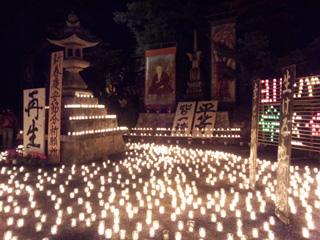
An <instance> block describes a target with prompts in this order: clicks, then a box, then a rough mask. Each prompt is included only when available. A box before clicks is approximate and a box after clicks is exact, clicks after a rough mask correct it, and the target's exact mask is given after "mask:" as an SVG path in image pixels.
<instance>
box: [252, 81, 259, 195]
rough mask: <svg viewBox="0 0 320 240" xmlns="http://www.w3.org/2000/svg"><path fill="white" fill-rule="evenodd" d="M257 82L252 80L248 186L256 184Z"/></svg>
mask: <svg viewBox="0 0 320 240" xmlns="http://www.w3.org/2000/svg"><path fill="white" fill-rule="evenodd" d="M259 83H260V80H259V79H258V80H256V81H254V87H253V96H252V117H251V143H250V169H249V178H250V187H251V189H254V188H255V186H256V168H257V152H258V127H259Z"/></svg>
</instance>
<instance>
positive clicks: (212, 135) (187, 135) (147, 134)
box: [129, 133, 240, 138]
mask: <svg viewBox="0 0 320 240" xmlns="http://www.w3.org/2000/svg"><path fill="white" fill-rule="evenodd" d="M129 135H130V136H141V137H143V136H146V137H147V136H149V137H151V136H157V137H188V138H189V137H190V138H191V137H193V136H192V134H182V133H177V134H171V135H167V134H165V133H164V134H163V133H156V134H155V135H153V134H151V133H140V134H139V133H130V134H129ZM196 137H198V138H201V137H202V138H240V135H234V134H231V135H230V134H228V135H227V134H220V135H219V134H215V135H214V134H211V135H209V134H197V135H196Z"/></svg>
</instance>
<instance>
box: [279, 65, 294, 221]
mask: <svg viewBox="0 0 320 240" xmlns="http://www.w3.org/2000/svg"><path fill="white" fill-rule="evenodd" d="M282 76H283V82H282V97H281V115H280V135H279V143H278V170H277V187H276V209H275V214H276V215H277V217H278V218H279V219H280V220H281V221H282V222H283V223H285V224H289V204H288V189H289V187H290V186H289V185H290V184H289V180H290V161H291V138H292V114H293V111H292V110H293V92H294V80H295V78H296V65H291V66H288V67H285V68H283V69H282Z"/></svg>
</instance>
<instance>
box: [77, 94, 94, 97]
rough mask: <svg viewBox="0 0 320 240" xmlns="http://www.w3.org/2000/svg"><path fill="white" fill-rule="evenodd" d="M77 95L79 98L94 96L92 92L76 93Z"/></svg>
mask: <svg viewBox="0 0 320 240" xmlns="http://www.w3.org/2000/svg"><path fill="white" fill-rule="evenodd" d="M76 97H79V98H93V95H92V94H91V93H76Z"/></svg>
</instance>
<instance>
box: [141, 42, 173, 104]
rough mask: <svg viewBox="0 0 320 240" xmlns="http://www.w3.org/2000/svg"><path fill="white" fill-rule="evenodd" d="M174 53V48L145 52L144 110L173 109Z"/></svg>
mask: <svg viewBox="0 0 320 240" xmlns="http://www.w3.org/2000/svg"><path fill="white" fill-rule="evenodd" d="M176 51H177V48H176V47H170V48H161V49H155V50H147V51H146V76H145V79H146V80H145V105H146V108H149V109H160V108H162V109H164V108H173V107H174V105H175V103H176Z"/></svg>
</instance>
